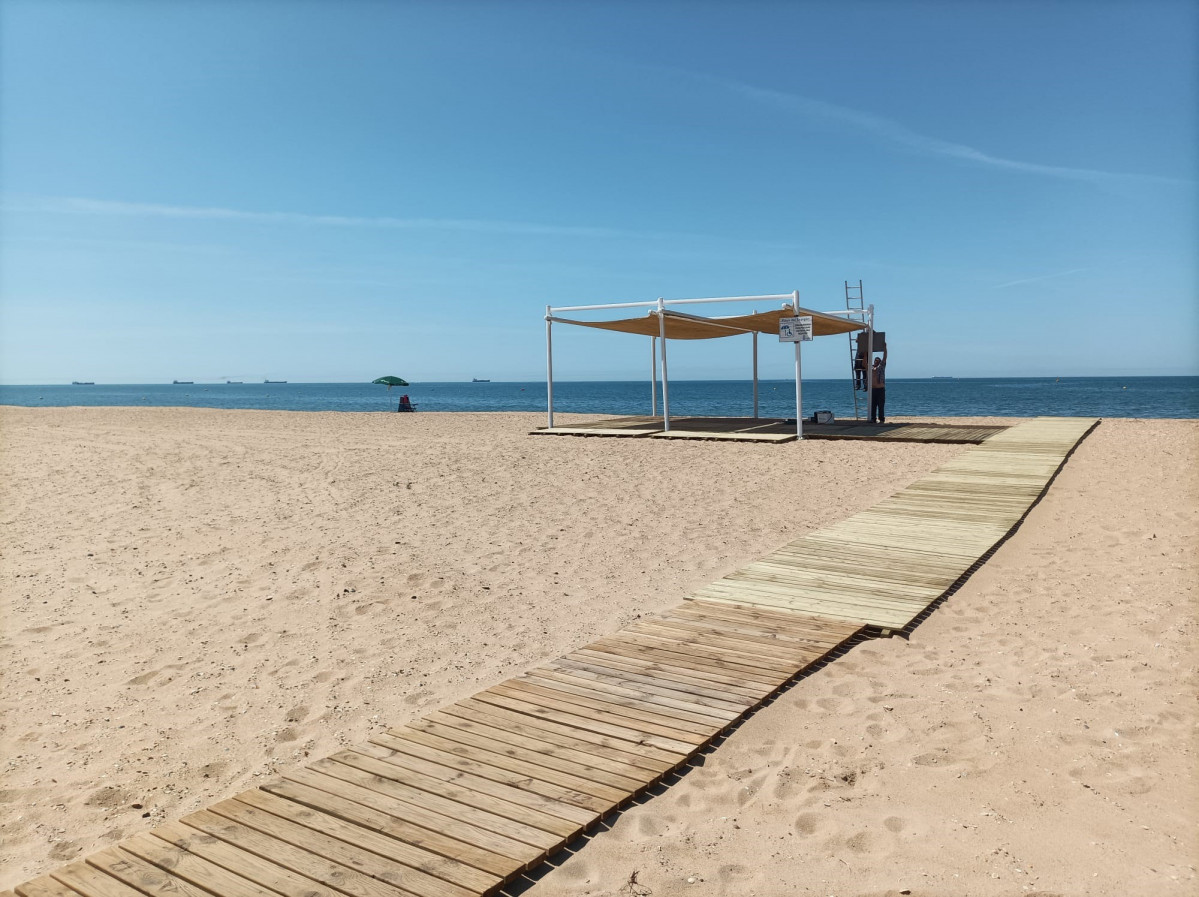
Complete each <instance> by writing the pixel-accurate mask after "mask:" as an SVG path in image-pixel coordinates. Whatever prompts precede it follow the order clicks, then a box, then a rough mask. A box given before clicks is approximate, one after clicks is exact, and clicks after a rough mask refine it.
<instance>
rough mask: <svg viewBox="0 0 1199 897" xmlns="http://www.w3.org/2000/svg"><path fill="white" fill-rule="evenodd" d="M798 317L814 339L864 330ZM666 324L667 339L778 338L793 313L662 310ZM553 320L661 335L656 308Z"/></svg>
mask: <svg viewBox="0 0 1199 897" xmlns="http://www.w3.org/2000/svg"><path fill="white" fill-rule="evenodd" d="M799 313H800V314H801V315H811V316H812V334H813V336H830V335H832V334H835V333H851V332H853V331H854V330H864V329H865V326H866V325H865V324H860V323H858V322H856V321H850V320H847V319H845V318H839V317H836V316H835V315H826V314H821V313H820V312H818V311H810V310H809V309H806V308H801V309H800V310H799ZM662 314H663V316H664V317H665V323H666V338H667V339H719V338H720V337H724V336H737V335H738V334H742V333H768V334H774V335H777V334H778V332H779V319H780V318H787V317H792V316H794V315H795V312H794V311H792V310H791V309H790V308H781V309H776V310H774V311H762V312H755V313H753V314H748V315H731V316H727V317H716V318H705V317H700V316H699V315H691V314H684V313H682V312H677V311H672V310H671V309H665V310H664V311H663V312H662ZM554 320H556V321H559V322H561V323H564V324H578V325H579V326H581V327H595V328H598V329H600V330H616V331H619V332H621V333H637V334H640V335H642V336H659V335H661V329H660V324H659V322H658V311H657V310H656V309H655V310H653V311H651V312H649V313H648V314H646V315H643V316H641V317H637V318H621V319H618V320H615V321H579V320H576V319H574V318H571V319H569V320H568V319H566V318H558V317H555V318H554Z"/></svg>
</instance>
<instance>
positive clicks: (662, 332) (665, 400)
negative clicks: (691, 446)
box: [658, 297, 670, 433]
mask: <svg viewBox="0 0 1199 897" xmlns="http://www.w3.org/2000/svg"><path fill="white" fill-rule="evenodd" d="M665 309H666V303H665V302H663V301H662V299H661V297H659V299H658V336H659V338H660V339H661V340H662V429H663V430H664V431H665V432H667V433H669V432H670V377H669V375H668V374H667V373H666V314H665Z"/></svg>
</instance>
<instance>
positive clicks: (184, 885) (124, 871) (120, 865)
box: [85, 846, 262, 897]
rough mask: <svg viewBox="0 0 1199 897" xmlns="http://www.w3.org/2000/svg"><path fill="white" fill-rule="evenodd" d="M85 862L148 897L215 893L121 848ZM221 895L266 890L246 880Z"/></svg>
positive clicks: (246, 896)
mask: <svg viewBox="0 0 1199 897" xmlns="http://www.w3.org/2000/svg"><path fill="white" fill-rule="evenodd" d="M85 862H86V863H87V864H88V865H89V866H92V867H93V868H96V869H99V870H100V871H101V872H103V873H105V874H106V875H110V876H112V877H113V878H116V879H118V880H120V881H122V882H124V883H125V884H127V885H129V886H130V887H131V888H134V889H135V890H138V891H141V892H142V893H143V894H145V895H148V897H209V895H210V894H211V893H212V892H211V891H206V890H204V889H203V888H199V887H197V886H196V885H194V884H192V883H191V882H190V881H188V880H187V879H183V878H178V877H176V876H174V875H171V874H170V873H168V872H164V871H163V870H162V869H159V868H158V867H157V866H155V865H154V864H153V863H147V862H146V861H145V860H143V859H141V858H140V857H137V856H134V855H133V854H131V853H129V852H127V851H124V850H122V849H121V847H120V846H117V847H109V848H106V849H104V850H100V851H97V852H96V853H93V854H92V855H91V856H89V857H87V858H86V859H85ZM220 893H221V895H222V897H225V895H228V897H259V895H260V894H261V893H262V889H261V888H260V887H258V885H256V884H254V883H253V882H250V881H245V880H244V879H242V880H240V882H239V881H238V880H237V879H236V878H235V879H233V884H232V885H231V886H230V888H229V890H227V891H226V890H222V891H221V892H220Z"/></svg>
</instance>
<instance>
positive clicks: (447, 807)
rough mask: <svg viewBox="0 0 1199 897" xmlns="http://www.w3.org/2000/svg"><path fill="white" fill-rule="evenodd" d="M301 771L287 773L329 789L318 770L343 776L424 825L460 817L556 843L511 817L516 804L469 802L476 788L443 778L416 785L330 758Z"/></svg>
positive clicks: (543, 843) (535, 842) (515, 836)
mask: <svg viewBox="0 0 1199 897" xmlns="http://www.w3.org/2000/svg"><path fill="white" fill-rule="evenodd" d="M302 772H303V773H305V775H304V776H303V777H302V778H301V776H300V773H299V772H297V773H287V775H286V777H287V778H290V779H293V780H295V781H303V782H304V783H305V784H308V785H312V786H313V787H327V788H329V789H330V790H334V788H335V787H336V786H335V783H331V782H320V781H318V780H316V779H312V778H310V776H312V775H313V774H314V773H319V774H320V775H322V776H325V777H327V778H331V779H335V780H340V781H341V782H343V783H345V784H347V785H356V786H358V788H361V789H364V790H366V791H369V792H374V793H375V794H378V795H381V796H382V797H385V798H387V799H388V800H390V801H392V805H393V806H395V804H396V803H399V804H406V806H404V807H402V808H400V807H396V809H397V810H401V809H402V812H403V814H404V818H406V819H413V820H417V821H420V822H421V824H422V825H424V824H425V822H426V821H427V822H428V824H429V825H430V826H432V825H435V824H440V825H446V824H447V822H446V821H445V820H449V821H453V820H460V821H463V822H469V823H470V824H471V825H475V826H478V827H479V828H482V829H486V830H487V831H489V832H494V833H495V834H497V835H503V836H504V837H505V838H510V839H512V840H514V841H520V842H522V843H524V844H528V845H530V846H533V847H539V848H542V849H548V848H550V847H552V846H553V845H554V844H556V843H557V839H556V838H555V837H554V836H553V835H552V834H550V833H549V832H546V831H543V830H542V829H539V828H537V827H535V826H532V825H529V824H528V823H527V822H523V821H521V820H518V819H512V818H510V817H511V816H522V815H524V814H523V812H522V811H521V810H520V809H519V808H518V807H517V806H516V805H515V804H508V803H506V802H502V801H495V800H493V801H491V802H490V804H491V808H490V809H481V808H479V807H476V806H474V805H473V804H471V803H467V802H466V801H471V800H472V799H477V798H476V792H471V791H468V790H467V789H465V788H455V787H454V786H452V785H446V784H445V783H444V782H439V783H437V784H436V785H433V784H432V783H430V782H426V781H425V780H423V779H419V778H417V777H416V776H412V777H411V778H412V780H415V781H416V782H417V784H416V785H413V784H411V783H410V782H405V781H400V780H398V779H392V778H390V777H384V776H379V775H374V774H373V773H369V772H364V771H362V770H361V769H358V768H356V767H353V766H347V765H346V764H344V763H336V762H334V761H332V760H329V759H325V760H318V761H317V762H316V763H313V764H312V765H311V766H310V767H309V768H308V769H307V770H302ZM334 793H338V794H343V795H344V796H351V795H357V796H358V797H359V798H360V799H362V798H363V797H364V796H363V795H361V794H360V793H359V792H357V791H350V790H348V789H338V790H336V791H335V792H334ZM438 816H441V817H444V820H442V821H440V822H438V820H437V817H438Z"/></svg>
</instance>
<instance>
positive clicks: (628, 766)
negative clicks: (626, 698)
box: [425, 711, 655, 800]
mask: <svg viewBox="0 0 1199 897" xmlns="http://www.w3.org/2000/svg"><path fill="white" fill-rule="evenodd" d="M425 719H426V721H427V722H431V723H437V724H440V725H442V726H446V727H452V728H454V729H460V730H463V731H465V732H468V733H471V734H474V735H478V736H481V737H483V738H486V739H489V740H490V741H491V742H496V743H498V745H497V746H498V750H500V751H502V752H503V753H505V754H509V756H517V755H516V754H514V753H510V752H512V751H516V750H523V751H528V752H530V753H531V754H533V755H536V756H537V757H538V758H540V757H543V756H548V757H555V758H560V759H561V760H563V761H566V762H569V763H573V764H574V766H575V767H579V766H582V767H586V768H588V769H590V770H596V771H598V772H601V773H611V774H612V775H614V776H617V777H619V780H620V781H623V782H625V783H631V785H632V787H640V785H642V784H644V783H645V781H646V780H647V778H649V779H652V778H654V776H655V773H654V772H653V771H650V770H648V769H646V768H644V767H642V766H637V765H635V764H633V763H628V762H622V761H620V760H614V759H610V758H608V757H604V756H596V754H595V753H593V752H590V751H582V750H578V749H577V748H575V747H565V746H561V745H558V744H555V743H554V742H553V741H550V740H547V739H545V738H534V737H530V736H527V735H524V734H522V733H520V732H516V731H513V729H512V727H510V726H506V725H503V724H502V723H500V724H496V723H494V722H491V723H488V722H482V721H479V720H472V719H468V718H463V717H462V716H461V715H454V714H451V713H445V712H440V711H439V712H435V713H430V714H429V715H428V716H427V717H426V718H425ZM450 737H456V736H450ZM537 762H540V760H538V761H537ZM511 775H516V774H511ZM585 777H586V778H591V774H590V773H586V774H585ZM597 781H606V782H607V783H608V784H612V785H614V784H615V783H616V781H617V779H612V780H605V779H603V778H600V779H597ZM568 793H569V794H570V795H571V800H575V799H577V798H576V795H580V794H582V793H583V792H577V791H576V792H568ZM564 799H565V798H564Z"/></svg>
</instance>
